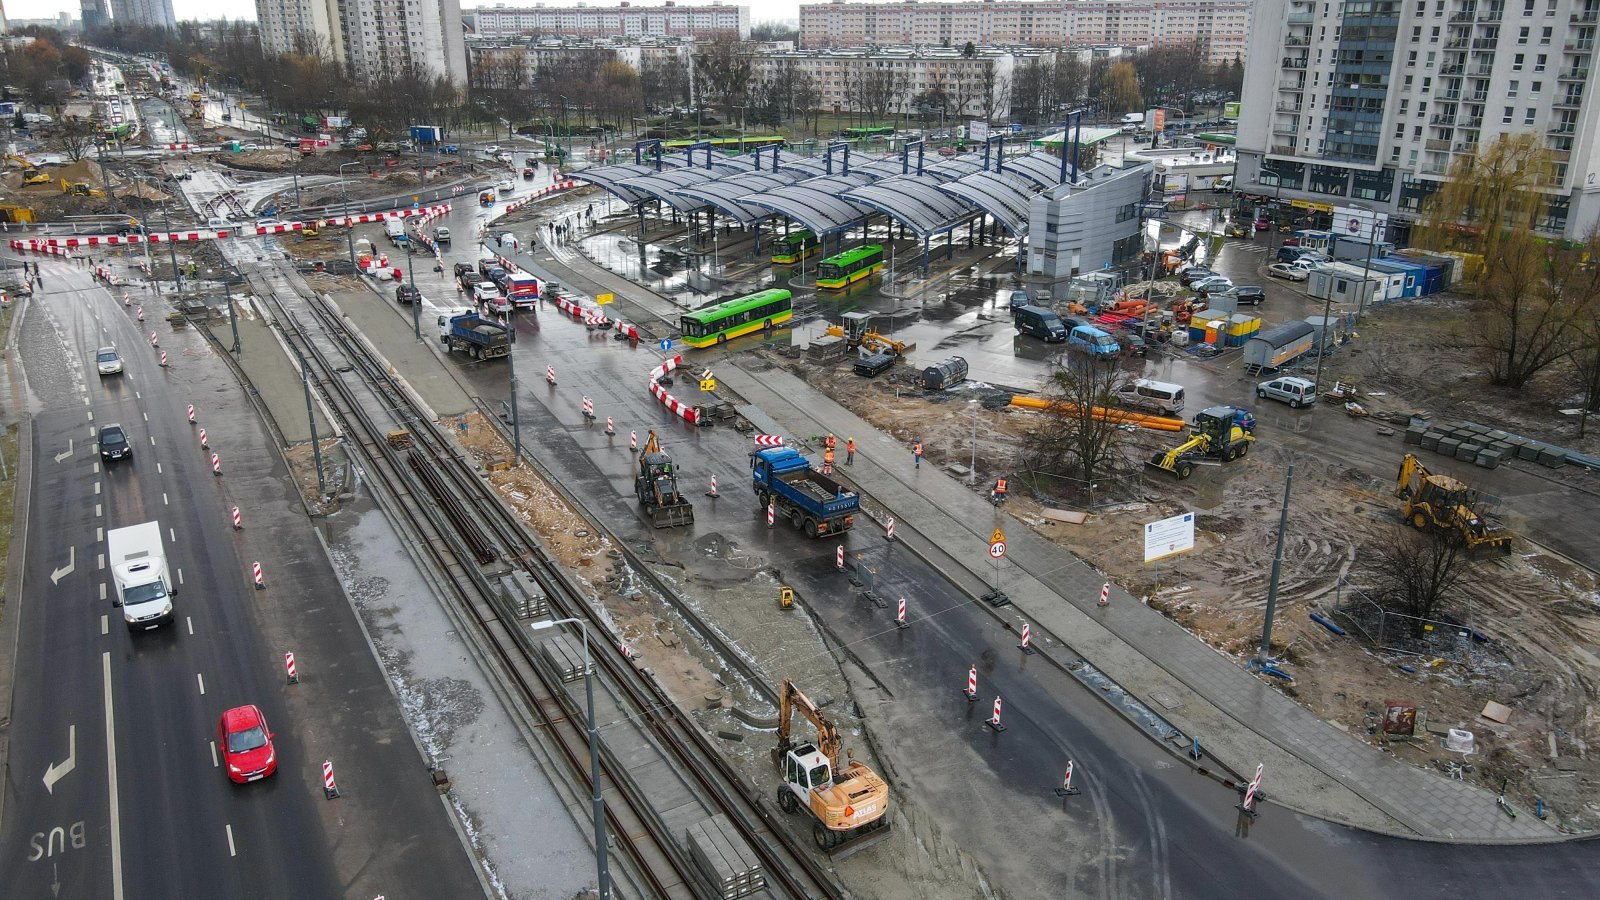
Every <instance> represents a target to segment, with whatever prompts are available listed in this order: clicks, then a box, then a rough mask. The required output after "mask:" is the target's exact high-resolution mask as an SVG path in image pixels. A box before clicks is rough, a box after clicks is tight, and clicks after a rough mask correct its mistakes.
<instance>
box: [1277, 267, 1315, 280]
mask: <svg viewBox="0 0 1600 900" xmlns="http://www.w3.org/2000/svg"><path fill="white" fill-rule="evenodd" d="M1267 274H1268V275H1271V276H1272V277H1273V278H1287V279H1289V280H1290V281H1305V280H1306V279H1307V278H1310V277H1311V274H1310V272H1309V269H1308V267H1306V266H1301V265H1298V264H1296V263H1273V264H1272V265H1270V266H1267Z"/></svg>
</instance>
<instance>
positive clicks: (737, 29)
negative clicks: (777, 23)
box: [462, 0, 750, 40]
mask: <svg viewBox="0 0 1600 900" xmlns="http://www.w3.org/2000/svg"><path fill="white" fill-rule="evenodd" d="M462 18H463V19H464V20H466V23H467V28H468V30H470V31H471V32H472V34H473V35H474V36H475V37H478V38H482V39H484V40H506V39H511V38H518V37H533V36H543V37H560V38H570V37H605V38H646V37H688V38H700V39H706V38H711V37H714V36H716V35H719V34H724V33H729V32H731V33H733V34H737V35H738V36H739V39H740V40H745V39H747V38H749V37H750V7H748V6H723V5H722V4H721V3H715V2H713V3H711V4H708V5H704V4H678V3H674V2H673V0H667V3H666V4H665V5H664V6H637V5H632V4H629V3H623V4H622V5H621V6H586V5H584V4H576V5H572V6H547V5H545V4H543V3H541V4H539V5H537V6H522V7H508V6H505V5H504V4H501V5H497V6H494V7H479V8H478V9H474V10H468V11H467V12H465V13H463V14H462Z"/></svg>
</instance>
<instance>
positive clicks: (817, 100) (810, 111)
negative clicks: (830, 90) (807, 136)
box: [793, 71, 822, 134]
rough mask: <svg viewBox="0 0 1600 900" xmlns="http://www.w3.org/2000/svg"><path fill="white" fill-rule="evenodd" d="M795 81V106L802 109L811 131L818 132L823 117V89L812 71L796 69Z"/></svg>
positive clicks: (802, 115) (801, 112)
mask: <svg viewBox="0 0 1600 900" xmlns="http://www.w3.org/2000/svg"><path fill="white" fill-rule="evenodd" d="M793 81H794V86H793V93H794V105H795V108H796V109H797V110H799V111H800V115H801V117H802V118H803V119H805V121H806V123H807V127H808V128H809V129H810V130H811V133H812V134H816V133H817V127H818V123H819V122H820V121H821V118H822V89H821V88H819V87H817V80H816V79H815V78H813V77H811V73H810V72H804V71H796V72H795V73H794V79H793Z"/></svg>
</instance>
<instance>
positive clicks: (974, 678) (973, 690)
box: [966, 666, 978, 700]
mask: <svg viewBox="0 0 1600 900" xmlns="http://www.w3.org/2000/svg"><path fill="white" fill-rule="evenodd" d="M966 695H967V699H968V700H976V699H978V667H977V666H968V667H967V690H966Z"/></svg>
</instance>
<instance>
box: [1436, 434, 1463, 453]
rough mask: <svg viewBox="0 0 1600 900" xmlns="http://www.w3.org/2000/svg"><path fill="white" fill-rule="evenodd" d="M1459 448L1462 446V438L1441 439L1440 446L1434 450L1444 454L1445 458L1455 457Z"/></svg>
mask: <svg viewBox="0 0 1600 900" xmlns="http://www.w3.org/2000/svg"><path fill="white" fill-rule="evenodd" d="M1459 446H1461V439H1460V438H1453V437H1447V438H1440V439H1439V446H1437V447H1435V448H1434V449H1436V450H1438V451H1439V452H1440V453H1443V454H1444V455H1445V456H1455V455H1456V448H1457V447H1459Z"/></svg>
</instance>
